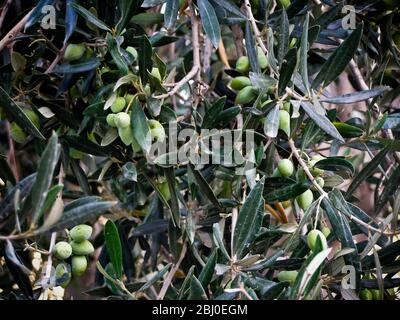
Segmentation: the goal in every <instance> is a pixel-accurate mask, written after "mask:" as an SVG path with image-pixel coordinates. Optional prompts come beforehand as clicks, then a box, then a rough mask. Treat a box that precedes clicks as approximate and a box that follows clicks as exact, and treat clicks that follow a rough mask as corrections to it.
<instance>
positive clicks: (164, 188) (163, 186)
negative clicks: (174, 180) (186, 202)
mask: <svg viewBox="0 0 400 320" xmlns="http://www.w3.org/2000/svg"><path fill="white" fill-rule="evenodd" d="M158 189H159V190H160V192H161V194H162V195H163V196H164V198H165V200H167V201H169V199H171V193H170V191H169V187H168V183H167V182H166V181H165V182H162V183H160V184H158Z"/></svg>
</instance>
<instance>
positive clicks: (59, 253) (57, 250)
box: [53, 241, 72, 260]
mask: <svg viewBox="0 0 400 320" xmlns="http://www.w3.org/2000/svg"><path fill="white" fill-rule="evenodd" d="M53 253H54V255H55V256H56V258H57V259H60V260H65V259H68V258H69V257H70V256H71V254H72V247H71V245H70V244H69V243H68V242H65V241H60V242H57V243H56V245H55V246H54V249H53Z"/></svg>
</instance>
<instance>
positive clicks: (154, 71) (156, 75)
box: [151, 67, 162, 82]
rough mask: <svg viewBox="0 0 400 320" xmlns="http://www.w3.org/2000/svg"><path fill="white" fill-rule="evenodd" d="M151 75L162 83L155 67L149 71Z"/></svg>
mask: <svg viewBox="0 0 400 320" xmlns="http://www.w3.org/2000/svg"><path fill="white" fill-rule="evenodd" d="M151 75H152V76H153V77H154V78H156V79H158V80H160V82H161V81H162V78H161V74H160V70H159V69H158V68H156V67H154V68H152V69H151Z"/></svg>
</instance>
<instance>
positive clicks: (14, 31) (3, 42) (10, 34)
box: [0, 9, 34, 52]
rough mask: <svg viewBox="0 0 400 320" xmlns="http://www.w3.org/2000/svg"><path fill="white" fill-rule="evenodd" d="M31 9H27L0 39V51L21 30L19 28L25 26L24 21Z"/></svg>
mask: <svg viewBox="0 0 400 320" xmlns="http://www.w3.org/2000/svg"><path fill="white" fill-rule="evenodd" d="M33 10H34V9H32V10H31V11H29V12H28V13H27V14H26V15H25V16H24V17H23V18H22V19H21V20H20V21H19V22H18V23H17V24H16V25H15V26H14V27H13V28H12V29H11V30H10V31H9V32H8V33H7V34H6V35H5V36H4V38H3V39H1V40H0V52H1V51H3V49H4V48H5V47H6V46H7V45H8V44H9V43H10V42H11V41H13V40H14V38H15V37H16V36H17V35H18V34H19V33H20V32H21V30H22V29H23V28H24V27H25V24H26V22H27V21H28V19H29V16H30V14H31V12H32V11H33Z"/></svg>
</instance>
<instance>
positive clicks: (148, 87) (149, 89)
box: [143, 83, 151, 96]
mask: <svg viewBox="0 0 400 320" xmlns="http://www.w3.org/2000/svg"><path fill="white" fill-rule="evenodd" d="M143 89H144V92H145V93H146V95H147V96H151V87H150V85H149V84H148V83H147V84H146V85H145V86H144V88H143Z"/></svg>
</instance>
